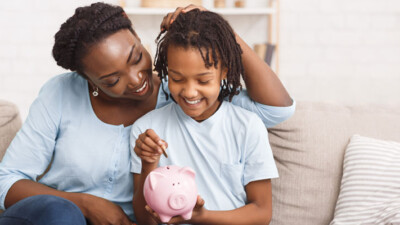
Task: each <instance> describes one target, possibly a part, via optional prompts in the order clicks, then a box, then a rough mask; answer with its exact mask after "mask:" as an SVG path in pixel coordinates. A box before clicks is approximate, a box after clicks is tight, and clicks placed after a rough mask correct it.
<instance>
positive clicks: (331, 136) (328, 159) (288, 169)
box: [268, 102, 400, 225]
mask: <svg viewBox="0 0 400 225" xmlns="http://www.w3.org/2000/svg"><path fill="white" fill-rule="evenodd" d="M268 131H269V140H270V144H271V147H272V151H273V153H274V157H275V162H276V164H277V167H278V171H279V178H278V179H273V180H272V202H273V203H272V204H273V212H272V221H271V225H291V224H301V225H327V224H329V223H330V222H331V220H332V219H333V218H334V212H335V205H336V201H337V199H338V195H339V191H340V187H341V179H342V171H343V158H344V154H345V150H346V146H347V145H348V143H349V141H350V138H351V137H352V136H353V135H354V134H359V135H363V136H366V137H371V138H376V139H382V140H390V141H395V142H400V105H399V106H390V107H389V106H387V107H382V106H376V105H375V106H374V105H367V106H343V105H337V104H328V103H315V102H298V104H297V107H296V113H295V114H294V116H292V117H291V118H289V119H288V120H287V121H285V122H283V123H281V124H279V125H277V126H275V127H273V128H271V129H268ZM397 146H399V145H397ZM397 150H399V148H398V147H397ZM398 153H400V151H397V160H398V159H399V156H400V154H398ZM399 175H400V174H399V173H398V175H396V176H397V180H398V179H399V177H400V176H399ZM371 185H373V184H372V183H371ZM395 185H397V186H396V188H397V189H396V190H397V192H399V182H397V184H395ZM398 199H399V198H398ZM397 211H398V212H400V210H397ZM397 216H400V215H397ZM397 218H399V217H397ZM397 221H398V220H397ZM336 224H360V223H358V222H355V221H353V222H349V223H336ZM368 224H378V223H368ZM379 224H400V223H379Z"/></svg>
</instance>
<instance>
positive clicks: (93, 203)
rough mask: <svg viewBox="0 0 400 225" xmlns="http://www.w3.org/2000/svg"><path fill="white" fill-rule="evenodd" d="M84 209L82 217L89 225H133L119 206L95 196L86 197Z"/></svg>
mask: <svg viewBox="0 0 400 225" xmlns="http://www.w3.org/2000/svg"><path fill="white" fill-rule="evenodd" d="M84 198H85V200H84V201H85V203H84V206H85V208H84V209H83V210H82V212H83V214H84V216H85V217H86V218H87V219H88V220H89V221H90V223H91V224H96V225H109V224H121V225H133V224H134V223H133V222H132V221H130V219H129V218H128V216H127V215H126V214H125V212H124V211H123V210H122V209H121V207H120V206H118V205H116V204H114V203H112V202H110V201H108V200H106V199H103V198H100V197H97V196H93V195H86V196H85V197H84Z"/></svg>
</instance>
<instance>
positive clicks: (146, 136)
mask: <svg viewBox="0 0 400 225" xmlns="http://www.w3.org/2000/svg"><path fill="white" fill-rule="evenodd" d="M167 146H168V144H167V143H166V142H165V141H163V140H162V139H161V138H160V137H159V136H158V135H157V134H156V133H155V131H154V130H152V129H148V130H146V131H145V132H144V133H142V134H140V135H139V137H138V139H137V140H136V142H135V147H134V151H135V153H136V155H138V156H139V157H140V158H141V159H142V160H145V161H146V162H149V163H154V162H155V161H156V160H158V159H159V157H160V155H161V154H162V153H163V148H167Z"/></svg>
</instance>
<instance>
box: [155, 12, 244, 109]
mask: <svg viewBox="0 0 400 225" xmlns="http://www.w3.org/2000/svg"><path fill="white" fill-rule="evenodd" d="M163 33H165V31H161V32H160V34H159V35H158V37H157V41H158V45H157V52H156V57H155V60H154V70H155V71H156V72H158V76H159V77H160V79H161V80H162V81H163V80H164V81H165V80H166V76H167V74H168V61H167V50H168V46H170V45H173V46H177V47H183V48H185V49H188V48H197V49H198V50H199V52H200V55H201V57H202V58H203V61H204V63H205V66H206V68H209V67H211V66H214V67H215V68H217V66H218V63H220V65H221V68H227V69H228V72H227V76H226V80H223V81H222V83H221V91H220V94H219V96H218V100H220V101H221V100H223V98H225V97H227V96H229V101H231V100H232V97H233V96H234V95H236V94H238V93H239V90H241V87H242V86H241V84H240V74H244V69H243V64H242V57H241V55H242V49H241V48H240V45H239V44H238V43H237V42H236V39H235V34H234V32H233V30H232V28H231V26H230V25H229V24H228V22H227V21H226V20H225V19H223V18H222V17H221V16H220V15H218V14H216V13H213V12H209V11H200V10H199V9H194V10H191V11H189V12H186V13H181V14H179V16H178V17H177V18H176V20H175V21H174V22H173V23H172V24H171V26H170V28H169V29H168V31H167V33H166V34H165V35H164V36H162V35H163ZM161 36H162V37H161ZM220 61H221V62H220Z"/></svg>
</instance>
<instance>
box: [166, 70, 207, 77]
mask: <svg viewBox="0 0 400 225" xmlns="http://www.w3.org/2000/svg"><path fill="white" fill-rule="evenodd" d="M168 71H170V72H173V73H175V74H177V75H180V76H183V75H182V74H181V73H179V72H178V71H175V70H173V69H168ZM210 73H211V72H209V71H207V72H203V73H198V74H196V76H204V75H209V74H210Z"/></svg>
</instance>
